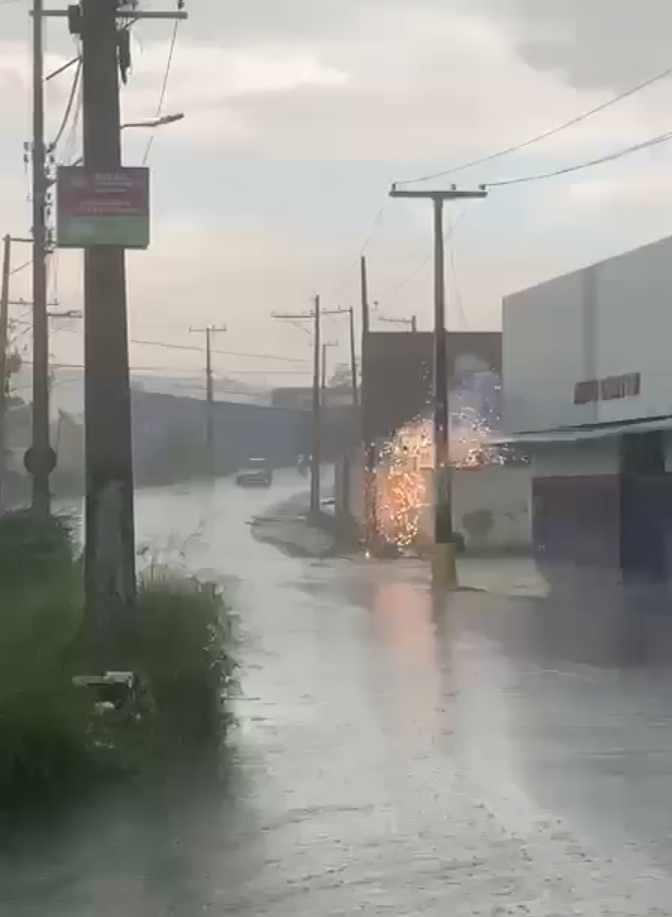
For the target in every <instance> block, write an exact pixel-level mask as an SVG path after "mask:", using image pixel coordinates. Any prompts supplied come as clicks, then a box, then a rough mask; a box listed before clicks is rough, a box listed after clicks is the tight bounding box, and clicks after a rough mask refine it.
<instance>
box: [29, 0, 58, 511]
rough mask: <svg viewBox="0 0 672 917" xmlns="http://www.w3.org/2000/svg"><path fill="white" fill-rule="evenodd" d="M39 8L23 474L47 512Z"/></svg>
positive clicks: (35, 503) (36, 507)
mask: <svg viewBox="0 0 672 917" xmlns="http://www.w3.org/2000/svg"><path fill="white" fill-rule="evenodd" d="M43 14H44V9H43V2H42V0H33V149H32V154H33V188H32V191H33V214H32V215H33V228H32V236H33V266H32V267H33V405H32V443H31V447H30V449H29V450H28V452H27V454H26V468H27V470H28V471H29V472H30V474H31V475H32V480H33V486H32V509H33V512H34V513H35V515H36V516H38V517H40V518H45V517H46V516H48V515H49V510H50V502H51V498H50V492H49V475H50V474H51V472H52V471H53V470H54V466H55V464H56V456H55V453H54V452H53V450H52V448H51V443H50V437H49V319H48V316H47V213H46V209H47V187H48V186H47V174H46V148H45V142H44V47H43V32H44V21H43Z"/></svg>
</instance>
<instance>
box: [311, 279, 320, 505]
mask: <svg viewBox="0 0 672 917" xmlns="http://www.w3.org/2000/svg"><path fill="white" fill-rule="evenodd" d="M313 317H314V319H315V326H314V331H313V337H314V339H315V340H314V351H313V449H312V455H311V458H310V513H311V515H313V516H317V515H318V513H319V512H320V490H321V488H320V470H321V464H322V416H321V412H320V406H321V399H320V389H319V385H320V297H319V294H318V295H316V296H315V309H314V313H313Z"/></svg>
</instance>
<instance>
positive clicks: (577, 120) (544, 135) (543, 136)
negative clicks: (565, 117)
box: [399, 67, 672, 185]
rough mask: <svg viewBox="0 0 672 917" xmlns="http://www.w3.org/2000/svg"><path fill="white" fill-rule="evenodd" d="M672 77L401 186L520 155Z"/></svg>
mask: <svg viewBox="0 0 672 917" xmlns="http://www.w3.org/2000/svg"><path fill="white" fill-rule="evenodd" d="M671 75H672V67H667V68H666V69H665V70H663V71H661V72H660V73H657V74H655V76H651V77H649V78H648V79H646V80H643V81H642V82H641V83H637V84H636V85H635V86H631V87H630V88H629V89H626V90H625V92H621V93H619V94H618V95H616V96H613V97H612V98H610V99H607V101H606V102H602V103H601V104H600V105H596V106H595V107H594V108H591V109H589V110H588V111H584V112H582V113H581V114H580V115H577V116H575V117H574V118H570V120H569V121H565V122H564V123H563V124H558V125H556V126H555V127H552V128H549V129H548V130H545V131H542V132H541V133H540V134H537V135H536V136H534V137H530V138H529V139H528V140H523V141H522V143H516V144H514V145H513V146H510V147H507V148H506V149H503V150H498V151H497V152H496V153H490V154H488V155H487V156H482V157H481V158H480V159H472V160H471V161H470V162H465V163H463V164H462V165H460V166H455V167H454V168H452V169H447V170H445V171H443V172H435V173H433V174H432V175H423V176H422V177H420V178H412V179H409V180H407V181H402V182H399V184H400V185H417V184H419V183H421V182H425V181H434V179H437V178H447V177H448V176H450V175H457V173H458V172H465V171H466V170H467V169H472V168H474V166H482V165H484V164H485V163H488V162H494V160H496V159H501V158H502V157H503V156H509V155H510V154H511V153H519V152H520V151H521V150H525V149H527V148H528V147H530V146H533V144H535V143H539V142H540V141H542V140H547V139H548V138H549V137H554V136H555V135H556V134H559V133H561V131H564V130H567V129H568V128H570V127H574V126H575V125H577V124H581V123H582V122H583V121H586V120H588V118H592V117H593V115H597V114H599V113H600V112H603V111H605V110H606V109H607V108H611V106H612V105H616V104H618V103H619V102H623V101H624V100H625V99H629V98H630V97H631V96H634V95H636V94H637V93H638V92H641V91H642V90H644V89H648V87H649V86H653V84H654V83H658V82H660V81H661V80H664V79H666V78H667V77H668V76H671Z"/></svg>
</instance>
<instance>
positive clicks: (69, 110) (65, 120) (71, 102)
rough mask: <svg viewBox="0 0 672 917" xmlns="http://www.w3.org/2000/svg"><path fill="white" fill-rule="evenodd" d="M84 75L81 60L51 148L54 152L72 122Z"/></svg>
mask: <svg viewBox="0 0 672 917" xmlns="http://www.w3.org/2000/svg"><path fill="white" fill-rule="evenodd" d="M81 75H82V61H81V59H80V61H79V63H78V64H77V69H76V70H75V75H74V76H73V78H72V86H71V87H70V95H69V96H68V101H67V103H66V106H65V112H64V114H63V120H62V121H61V126H60V127H59V129H58V131H57V132H56V137H55V138H54V140H53V142H52V144H51V148H52V150H54V149H56V147H57V146H58V144H59V143H60V142H61V137H62V136H63V134H64V132H65V129H66V127H67V126H68V121H69V120H70V115H71V114H72V108H73V105H74V104H75V100H76V98H77V89H78V88H79V80H80V78H81Z"/></svg>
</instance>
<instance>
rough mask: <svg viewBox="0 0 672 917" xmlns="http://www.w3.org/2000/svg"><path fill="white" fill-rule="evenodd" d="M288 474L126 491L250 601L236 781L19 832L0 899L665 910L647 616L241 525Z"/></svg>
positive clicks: (31, 908)
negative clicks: (596, 609) (432, 582)
mask: <svg viewBox="0 0 672 917" xmlns="http://www.w3.org/2000/svg"><path fill="white" fill-rule="evenodd" d="M303 486H305V484H304V482H302V481H301V480H300V479H299V478H298V477H295V476H293V475H290V474H288V475H286V476H284V477H283V476H282V475H281V476H279V477H278V479H277V481H276V484H275V485H274V488H273V490H272V491H270V492H267V491H240V490H237V489H236V488H235V487H233V486H232V485H231V484H230V483H228V482H221V483H219V484H217V485H216V486H215V487H214V489H213V488H212V487H208V486H200V487H190V488H174V489H172V490H167V491H154V492H146V493H144V494H141V495H140V496H139V499H138V529H139V537H140V541H141V542H144V543H146V545H147V556H150V555H151V556H152V557H154V558H156V559H159V560H164V561H169V562H171V563H174V564H183V565H184V566H185V567H186V568H188V569H190V570H196V571H198V572H201V573H202V574H204V575H209V576H216V577H217V578H218V579H219V580H220V582H222V583H223V584H224V586H225V588H226V589H227V590H228V592H229V594H230V596H231V600H232V602H233V603H234V606H235V608H236V611H237V612H238V614H239V616H240V630H241V647H240V652H239V655H240V660H241V687H242V691H241V697H240V699H239V701H238V704H237V707H238V709H237V713H238V716H239V724H240V725H239V727H238V729H237V730H236V731H235V733H234V735H233V736H232V748H233V750H232V755H233V766H232V772H231V778H230V783H229V786H228V791H227V792H223V791H221V790H217V791H215V790H213V789H212V788H208V787H206V786H192V787H190V788H188V789H187V790H184V788H179V789H178V788H177V787H176V788H175V793H174V795H173V796H172V797H171V798H170V799H169V800H168V801H166V800H165V799H164V800H163V802H162V803H161V804H156V802H154V803H150V802H149V801H148V802H147V805H138V804H137V801H136V802H135V803H134V805H133V806H132V807H131V806H129V805H128V804H126V803H124V802H123V801H118V800H114V801H111V802H108V803H107V804H101V805H100V806H98V807H95V808H93V809H91V810H90V811H88V812H85V813H79V814H78V815H77V816H76V817H73V819H72V820H71V822H70V823H69V824H68V825H66V826H62V825H59V826H58V827H56V826H54V828H53V829H52V830H51V831H50V832H49V833H48V834H47V835H46V836H44V835H42V836H41V837H39V838H37V837H31V838H30V840H29V841H28V840H27V839H19V840H16V841H15V842H13V843H12V844H10V845H7V846H6V847H5V848H4V857H3V860H2V864H1V865H0V913H1V914H3V915H4V914H7V915H9V914H12V915H16V917H24V915H49V917H66V915H67V917H84V915H87V917H88V915H92V914H96V917H108V915H109V917H112V915H114V917H149V915H152V917H153V915H161V917H163V915H176V917H183V915H184V917H187V915H189V917H190V915H194V914H206V913H207V914H217V915H218V914H237V915H248V914H249V915H266V914H268V915H277V917H284V915H292V917H304V915H305V917H308V915H310V917H328V915H352V914H358V913H361V914H365V915H369V914H371V915H378V914H387V913H390V914H394V915H397V917H400V915H412V914H423V915H435V914H436V915H441V917H445V915H447V914H450V915H451V917H453V915H457V917H462V915H464V917H467V915H469V917H472V915H506V914H516V915H533V917H541V915H549V917H550V915H565V914H567V915H570V914H572V915H573V914H584V915H600V917H605V915H612V914H613V915H619V917H622V915H630V914H632V915H644V914H646V915H654V914H659V915H662V914H667V913H669V911H670V906H669V902H670V901H672V843H671V842H670V838H671V836H672V804H671V803H670V799H672V728H671V723H670V718H671V717H672V676H671V674H670V668H668V665H667V660H666V658H665V653H664V652H661V650H660V647H661V641H660V640H657V641H656V646H655V647H649V646H648V641H649V640H650V639H651V634H659V633H661V631H660V629H659V628H658V629H656V628H654V629H653V630H648V629H646V628H644V629H643V628H642V627H640V626H639V625H637V624H633V621H632V620H631V619H630V618H628V617H627V616H626V617H624V616H623V615H622V614H619V615H616V614H615V613H614V615H613V616H611V617H610V615H609V614H608V613H606V612H605V611H601V612H600V613H599V615H598V614H597V613H593V609H592V608H591V607H590V601H589V600H587V601H586V607H584V608H572V609H568V608H564V607H562V606H560V605H558V604H557V603H553V602H548V601H540V600H533V599H529V598H506V597H504V596H502V595H496V594H488V593H477V592H472V593H468V592H465V593H461V594H459V595H457V596H454V597H452V598H451V599H450V600H445V601H442V602H440V603H438V602H437V601H436V600H434V601H433V600H432V596H431V594H430V591H429V589H428V583H427V574H426V570H425V568H424V567H423V566H422V565H421V564H418V563H405V562H399V563H377V562H367V561H365V560H340V559H339V560H303V559H300V558H296V557H289V556H286V555H285V554H283V553H281V552H279V551H278V550H277V549H275V548H274V547H272V546H271V545H269V544H263V543H259V542H258V541H257V540H255V539H254V538H253V537H252V534H251V532H250V528H249V525H248V522H249V520H250V518H251V517H252V516H253V515H255V514H258V513H264V512H265V511H267V510H268V508H269V506H271V505H272V504H273V503H274V502H279V501H282V500H285V499H287V498H288V497H290V496H291V495H292V494H294V493H296V492H297V491H298V490H299V489H301V488H302V487H303ZM516 575H517V576H518V575H519V571H518V572H517V573H516ZM485 578H486V579H487V577H485ZM502 581H503V578H502V573H501V570H500V573H499V575H498V582H502ZM517 585H519V584H517ZM649 649H651V653H649ZM654 649H656V650H657V652H656V653H655V665H654V664H653V663H652V661H651V660H652V657H653V656H654V653H653V650H654Z"/></svg>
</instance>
